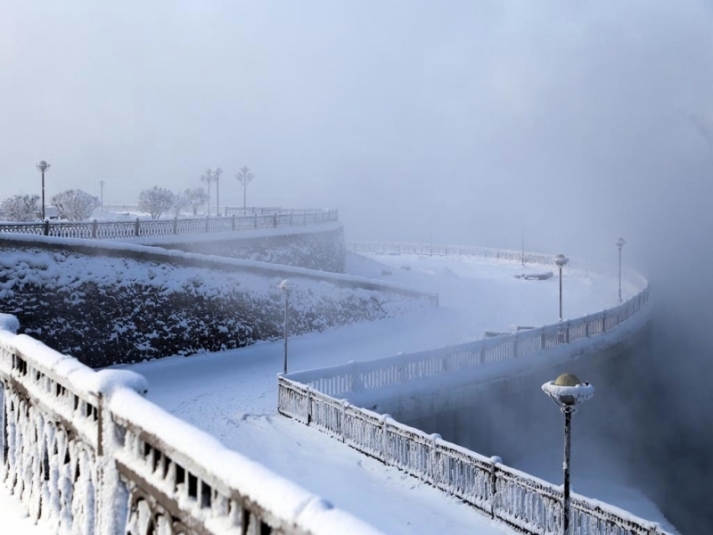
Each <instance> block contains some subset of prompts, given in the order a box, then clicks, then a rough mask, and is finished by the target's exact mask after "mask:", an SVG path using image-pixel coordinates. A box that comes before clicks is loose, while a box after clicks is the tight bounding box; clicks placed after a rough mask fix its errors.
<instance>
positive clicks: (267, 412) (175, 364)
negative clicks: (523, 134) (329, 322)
mask: <svg viewBox="0 0 713 535" xmlns="http://www.w3.org/2000/svg"><path fill="white" fill-rule="evenodd" d="M347 269H348V272H349V273H350V274H355V275H360V276H365V277H372V278H379V279H382V280H385V281H389V282H394V283H397V284H399V285H405V286H408V287H412V288H415V289H418V290H422V291H426V292H437V293H439V294H440V304H441V307H440V308H437V309H422V310H417V311H414V312H413V313H411V314H409V315H405V316H400V317H397V318H389V319H385V320H381V321H377V322H372V323H362V324H355V325H350V326H347V327H342V328H338V329H333V330H329V331H326V332H323V333H311V334H307V335H303V336H299V337H294V338H292V339H290V342H289V370H290V371H299V370H305V369H311V368H318V367H323V366H329V365H336V364H343V363H345V362H348V361H350V360H370V359H377V358H382V357H385V356H390V355H394V354H397V353H399V352H405V353H407V352H414V351H420V350H425V349H432V348H437V347H442V346H444V345H452V344H454V343H459V342H465V341H469V340H473V339H477V338H480V337H482V335H483V332H484V331H485V330H491V331H510V330H511V329H512V328H513V327H514V326H517V325H521V326H540V325H544V324H550V323H554V322H556V321H557V317H558V281H557V278H556V277H553V278H552V279H549V280H547V281H530V280H524V279H517V278H515V277H514V276H515V275H517V274H522V273H523V272H529V271H533V272H535V271H537V270H538V269H540V270H541V266H540V267H538V266H532V267H530V266H525V267H524V268H523V267H522V266H520V265H516V264H494V263H490V264H486V263H480V262H478V261H477V259H474V258H469V257H438V258H430V257H420V256H406V255H402V256H375V255H374V256H370V257H367V256H360V255H354V254H351V253H350V254H349V256H348V260H347ZM389 272H390V274H385V273H389ZM616 284H617V283H616V280H615V279H612V278H609V277H604V276H600V275H597V274H594V273H590V274H589V275H585V274H583V273H580V272H576V271H573V270H570V269H568V268H565V279H564V292H565V298H564V307H565V316H566V317H571V318H575V317H578V316H582V315H585V314H586V313H592V312H596V311H599V310H602V309H604V308H607V307H611V306H614V305H615V304H616V303H617V286H616ZM634 291H635V289H634V288H632V287H628V286H626V285H625V286H624V294H625V295H624V297H625V298H626V297H627V295H631V294H633V293H634ZM282 358H283V344H282V342H274V343H272V342H271V343H258V344H255V345H253V346H250V347H246V348H242V349H239V350H231V351H226V352H222V353H214V354H203V355H200V356H194V357H189V358H185V357H171V358H168V359H162V360H159V361H154V362H146V363H140V364H136V365H131V366H128V367H129V368H130V369H131V370H133V371H136V372H138V373H140V374H142V375H144V376H146V377H147V379H148V381H149V384H150V388H149V393H148V399H149V400H152V401H154V402H155V403H157V404H159V405H160V406H162V407H164V408H165V409H167V410H168V411H169V412H171V413H173V414H174V415H176V416H178V417H180V418H181V419H183V420H185V421H187V422H189V423H191V424H193V425H195V426H197V427H199V428H201V429H203V430H205V431H207V432H209V433H210V434H212V435H213V436H215V437H216V438H217V439H219V440H220V441H222V442H223V443H224V444H226V445H227V446H228V447H230V448H233V449H235V450H237V451H239V452H240V453H242V454H245V455H247V456H248V457H249V458H252V459H254V460H256V461H257V462H259V463H261V464H263V465H265V466H266V467H267V468H269V469H271V470H273V471H275V472H276V473H278V474H280V475H282V476H284V477H287V478H288V479H291V480H293V481H295V482H298V483H299V485H300V486H302V487H304V488H305V489H307V490H308V491H311V492H313V493H315V494H317V495H319V496H322V497H324V498H325V499H327V500H329V501H330V502H331V503H333V504H334V505H335V506H336V507H339V508H341V509H344V510H346V511H348V512H350V513H352V514H354V515H355V516H357V517H358V518H361V519H363V520H365V521H366V522H368V523H370V524H371V525H373V526H374V527H376V528H377V529H380V530H383V531H384V532H385V533H390V534H407V533H438V532H447V533H453V534H459V533H463V534H465V533H469V534H470V533H474V532H475V533H481V534H486V535H487V534H495V533H511V532H512V531H511V530H510V528H508V527H506V526H504V525H502V524H500V523H498V522H493V521H492V520H490V519H489V518H488V517H486V516H484V515H481V514H480V513H478V512H477V511H476V510H474V509H473V508H471V507H470V506H468V505H466V504H464V503H462V502H460V501H459V500H457V499H454V498H451V497H449V496H447V495H446V494H445V493H443V492H441V491H439V490H437V489H435V488H433V487H431V486H429V485H428V484H426V483H422V482H420V481H418V480H417V479H415V478H412V477H410V476H408V475H406V474H404V473H402V472H400V471H398V470H397V469H396V468H393V467H385V466H384V465H383V464H382V463H380V462H379V461H376V460H374V459H371V458H369V457H367V456H365V455H363V454H361V453H358V452H357V451H355V450H353V449H351V448H349V447H348V446H346V445H344V444H342V443H340V442H338V441H337V440H335V439H333V438H331V437H329V436H327V435H325V434H323V433H320V432H318V431H316V430H314V429H310V428H309V427H306V426H304V425H302V424H299V423H297V422H295V421H292V420H290V419H288V418H285V417H282V416H280V415H279V414H277V410H276V406H277V401H276V398H277V380H276V374H277V373H278V372H281V371H282ZM597 498H600V499H603V500H605V501H607V500H606V498H607V496H597ZM642 500H644V498H642ZM649 504H650V502H649ZM614 505H617V503H616V502H614ZM647 510H651V511H652V512H653V511H657V510H656V508H655V506H653V504H650V507H649V508H648V509H647ZM662 518H663V516H662V515H660V513H659V516H658V517H656V516H654V515H653V514H651V515H649V516H648V519H650V520H654V521H660V520H661V519H662Z"/></svg>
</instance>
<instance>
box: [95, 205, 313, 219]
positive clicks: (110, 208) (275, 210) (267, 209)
mask: <svg viewBox="0 0 713 535" xmlns="http://www.w3.org/2000/svg"><path fill="white" fill-rule="evenodd" d="M103 210H104V211H105V212H132V213H141V212H143V210H140V209H139V205H138V204H105V205H104V206H103ZM321 211H322V210H321V209H319V208H316V209H313V208H308V209H301V210H294V209H291V208H282V207H281V206H247V207H246V208H243V207H242V206H221V207H220V208H219V209H217V210H216V207H215V206H211V207H210V213H211V214H213V215H215V214H217V213H221V214H223V215H226V216H227V215H232V214H235V215H255V214H257V215H268V214H269V215H272V214H289V213H292V212H321ZM181 213H186V214H191V213H193V211H192V209H188V208H187V209H185V210H182V211H181ZM208 214H209V210H208V206H206V205H205V204H204V205H202V206H199V207H197V208H196V215H202V216H205V215H208Z"/></svg>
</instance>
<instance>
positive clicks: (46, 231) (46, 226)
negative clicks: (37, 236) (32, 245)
mask: <svg viewBox="0 0 713 535" xmlns="http://www.w3.org/2000/svg"><path fill="white" fill-rule="evenodd" d="M44 227H45V228H44V232H45V236H49V235H50V220H49V219H45V222H44Z"/></svg>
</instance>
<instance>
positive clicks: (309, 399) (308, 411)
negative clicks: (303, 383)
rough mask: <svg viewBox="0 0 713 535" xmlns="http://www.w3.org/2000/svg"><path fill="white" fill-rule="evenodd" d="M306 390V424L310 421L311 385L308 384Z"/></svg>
mask: <svg viewBox="0 0 713 535" xmlns="http://www.w3.org/2000/svg"><path fill="white" fill-rule="evenodd" d="M305 390H306V391H307V418H306V421H307V425H309V424H311V423H312V387H310V386H308V387H306V388H305Z"/></svg>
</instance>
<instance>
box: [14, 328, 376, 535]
mask: <svg viewBox="0 0 713 535" xmlns="http://www.w3.org/2000/svg"><path fill="white" fill-rule="evenodd" d="M5 319H6V318H5V317H4V315H0V320H2V321H0V400H3V399H4V400H5V401H4V403H3V404H2V405H4V407H3V410H5V409H7V414H8V415H9V416H10V418H11V419H12V421H10V422H7V425H9V426H11V428H12V433H10V434H8V436H7V437H8V442H7V443H4V439H5V434H4V432H2V433H0V481H3V480H6V481H7V482H8V484H9V485H10V486H11V487H13V488H14V489H15V491H17V490H18V489H24V490H23V491H22V500H23V502H24V503H25V504H26V505H29V506H30V513H31V516H33V518H35V519H37V517H38V516H40V510H39V509H36V508H33V507H34V505H33V504H38V503H40V501H42V502H44V504H43V505H42V509H41V511H42V512H41V516H42V517H43V518H45V519H48V521H52V522H55V523H57V524H60V523H62V522H67V519H68V518H69V519H70V521H71V518H72V515H73V514H74V511H75V510H83V508H84V507H96V510H95V512H96V518H95V512H94V511H93V512H92V513H91V514H89V515H88V516H86V517H85V518H83V519H82V522H79V521H77V524H76V525H75V526H73V529H77V530H79V531H77V533H81V534H82V535H84V534H85V533H86V534H87V535H88V534H89V533H95V532H96V533H103V534H105V533H110V532H111V533H118V532H119V531H121V532H125V531H126V527H125V526H124V524H123V522H124V518H123V517H122V515H121V514H115V512H114V509H115V506H116V505H118V504H120V502H117V500H120V499H121V496H120V495H116V494H115V493H116V491H117V490H118V487H117V485H118V484H119V481H120V480H123V481H125V482H126V483H125V484H127V485H130V488H129V490H128V494H131V493H132V492H133V491H132V488H135V489H137V490H138V492H139V494H138V495H141V496H144V495H148V496H151V499H152V500H154V501H155V503H156V504H157V506H156V507H159V508H160V507H163V509H164V510H165V509H167V508H168V509H169V511H170V514H171V515H173V516H174V517H176V516H177V515H180V519H181V521H186V520H188V521H189V523H190V524H191V525H196V526H201V528H202V530H203V531H201V533H213V532H214V531H213V529H212V528H211V525H214V526H221V527H220V529H219V530H218V532H220V533H223V531H224V529H225V528H227V527H228V526H234V527H233V529H235V530H236V532H242V531H241V529H242V527H243V525H247V524H246V523H247V522H248V521H249V522H250V523H251V525H252V522H259V523H262V524H265V525H267V526H269V527H270V528H272V529H273V530H274V531H276V532H279V533H285V534H288V533H289V534H295V535H309V534H313V535H322V534H323V535H327V534H330V533H336V532H339V533H345V534H351V535H356V534H360V533H365V534H370V535H378V534H379V532H378V531H377V530H375V529H374V528H373V527H371V526H369V525H367V524H365V523H364V522H363V521H361V520H359V519H357V518H355V517H353V516H351V515H350V514H348V513H346V512H344V511H340V510H338V509H335V508H333V507H332V506H331V504H329V503H328V502H325V501H324V500H323V499H321V498H318V497H317V496H315V495H313V494H311V493H309V492H307V491H305V490H304V489H302V488H301V487H299V486H298V485H296V484H295V483H293V482H291V481H289V480H287V479H285V478H283V477H282V476H279V475H277V474H275V473H273V472H272V471H270V470H268V469H267V468H265V467H264V466H262V465H260V464H258V463H256V462H255V461H252V460H250V459H248V458H246V457H244V456H243V455H241V454H240V453H238V452H236V451H233V450H230V449H228V448H226V447H225V446H223V445H222V444H221V443H220V442H219V441H218V440H217V439H216V438H214V437H212V436H211V435H209V434H208V433H206V432H204V431H201V430H199V429H197V428H195V427H193V426H192V425H190V424H188V423H187V422H184V421H182V420H180V419H178V418H177V417H175V416H173V415H171V414H169V413H168V412H166V411H165V410H164V409H162V408H160V407H158V406H157V405H155V404H154V403H152V402H151V401H149V400H147V399H145V398H144V397H143V396H142V395H141V394H142V393H144V392H145V389H146V382H145V379H143V378H142V377H141V376H139V375H137V374H134V373H132V372H127V371H115V370H102V371H99V372H97V371H94V370H92V369H91V368H88V367H87V366H84V365H83V364H81V363H79V361H77V360H76V359H74V358H73V357H69V356H67V355H63V354H61V353H59V352H57V351H54V350H52V349H51V348H48V347H47V346H45V345H44V344H42V343H41V342H38V341H36V340H34V339H32V338H31V337H29V336H27V335H15V334H13V333H11V332H9V331H7V330H5V329H7V328H8V322H5V321H4V320H5ZM11 323H12V322H11ZM14 323H16V322H14ZM78 400H79V401H78ZM87 400H88V401H87ZM2 422H3V419H2V417H0V423H2ZM48 426H50V427H51V428H52V429H54V431H52V432H49V434H48V435H47V436H44V434H45V433H48V429H49V428H48ZM0 427H2V426H0ZM60 428H61V436H62V439H61V440H62V442H61V443H59V444H58V446H57V447H58V448H59V452H55V454H54V455H53V454H52V451H51V444H52V441H53V440H55V439H54V438H53V437H55V436H57V437H59V436H60ZM77 430H80V431H81V432H79V433H78V432H77ZM0 431H3V429H0ZM23 433H24V434H23ZM90 435H91V436H90ZM70 443H71V444H72V447H70ZM65 448H66V450H65ZM87 448H88V449H87ZM25 450H28V451H25ZM65 451H66V453H65ZM6 452H7V457H5V453H6ZM65 455H66V456H67V458H69V456H71V457H72V460H71V461H68V460H66V459H65ZM43 456H44V457H45V460H44V461H43V462H41V461H40V460H39V459H41V458H42V457H43ZM48 456H49V458H47V457H48ZM3 457H5V458H3ZM36 462H40V463H41V468H39V469H32V470H29V471H28V470H27V467H28V466H30V464H27V463H36ZM56 463H59V464H56ZM74 463H76V466H77V468H76V474H77V475H76V476H74V477H72V476H70V477H69V479H62V478H67V476H66V475H64V474H65V472H64V470H65V468H64V467H69V466H74ZM87 463H89V464H87ZM80 465H81V472H80V468H79V467H80ZM160 466H163V468H162V469H161V470H159V469H158V467H160ZM48 470H49V471H57V472H56V473H58V474H59V475H58V476H52V477H50V476H49V473H48V472H47V471H48ZM74 470H75V468H72V472H71V473H72V474H74V473H75V472H74ZM97 472H101V473H102V474H103V475H102V477H98V476H97ZM53 473H55V472H53ZM80 473H81V477H82V478H89V479H90V480H91V482H92V484H91V491H90V492H92V493H93V497H92V498H91V499H90V502H89V503H81V501H82V500H84V499H85V498H86V496H84V495H83V492H86V491H87V490H86V488H83V489H76V491H75V492H70V493H69V494H66V493H67V491H66V488H65V487H64V486H63V485H66V484H69V485H73V484H77V483H76V482H77V478H79V477H80ZM28 477H29V478H30V480H29V481H28V480H27V478H28ZM58 478H59V479H58ZM192 482H193V483H192ZM104 485H106V488H104ZM80 490H82V491H83V492H80ZM112 490H113V492H112ZM127 498H128V495H127ZM46 500H50V503H47V502H46ZM95 503H96V505H94V504H95ZM210 503H217V504H218V505H216V506H212V507H211V506H210ZM206 504H208V505H206ZM171 506H173V509H171ZM236 508H238V509H240V510H241V511H242V512H240V511H238V512H236ZM55 511H58V512H59V514H56V513H55ZM253 516H254V517H255V518H256V520H254V521H253V520H250V518H251V517H253ZM75 520H76V519H75ZM87 522H96V523H95V524H92V526H89V527H87V525H86V524H87ZM102 522H104V523H103V524H101V525H102V527H101V528H100V527H99V525H100V523H102ZM244 523H245V524H244ZM112 526H113V527H112ZM258 526H259V525H258ZM85 528H86V529H87V530H88V531H85ZM252 531H255V532H261V530H260V529H257V530H256V529H255V528H252ZM252 531H251V532H252ZM73 532H74V531H73ZM231 532H232V531H231Z"/></svg>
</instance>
